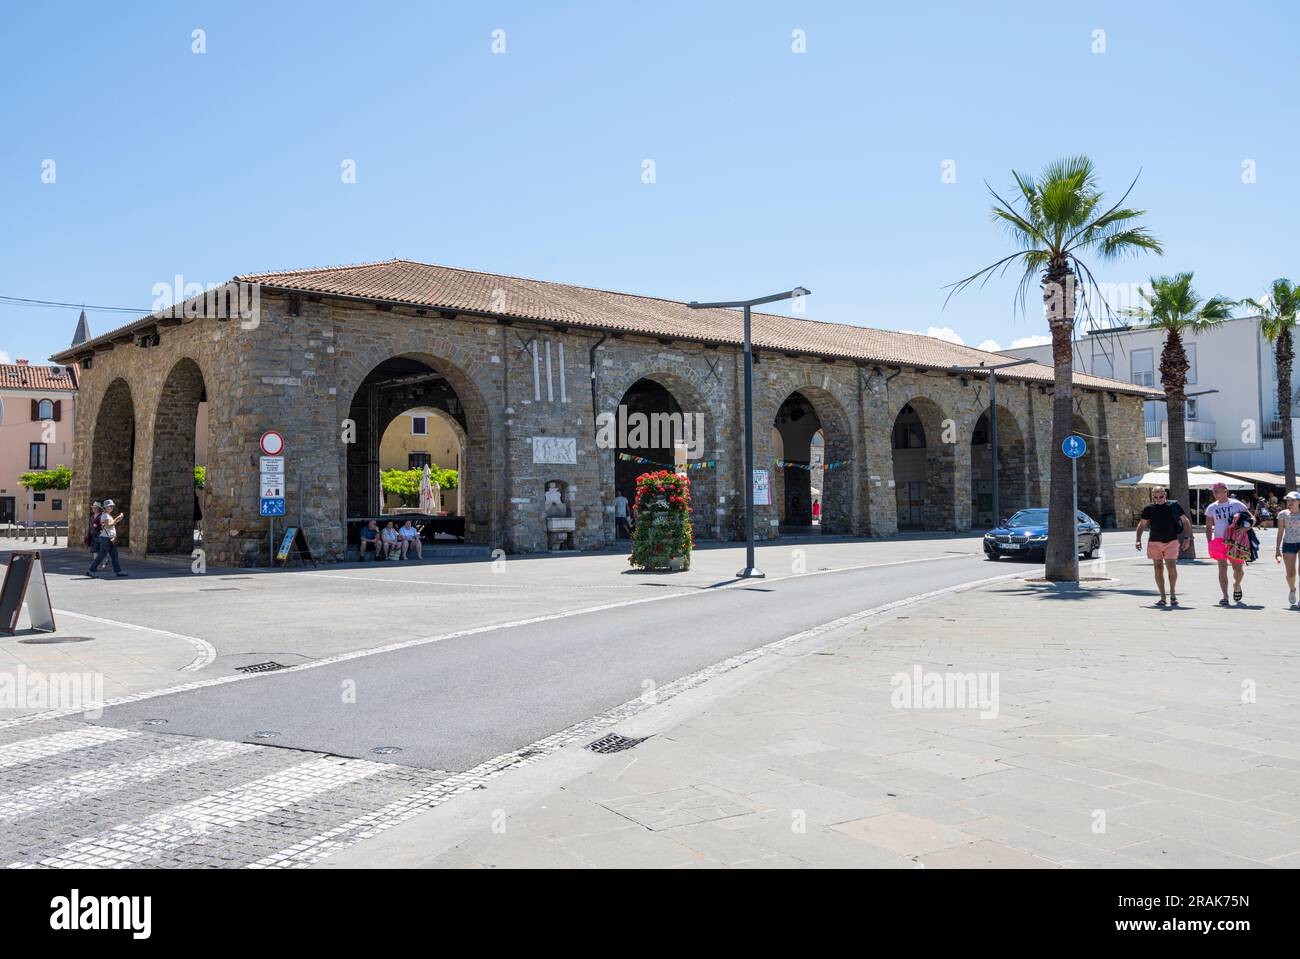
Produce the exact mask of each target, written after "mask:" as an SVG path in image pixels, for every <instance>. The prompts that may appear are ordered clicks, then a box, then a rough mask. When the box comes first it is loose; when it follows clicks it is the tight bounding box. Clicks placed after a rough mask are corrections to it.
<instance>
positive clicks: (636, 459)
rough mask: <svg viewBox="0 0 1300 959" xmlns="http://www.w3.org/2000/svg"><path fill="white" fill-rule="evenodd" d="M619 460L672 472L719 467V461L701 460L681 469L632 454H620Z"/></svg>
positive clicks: (685, 464)
mask: <svg viewBox="0 0 1300 959" xmlns="http://www.w3.org/2000/svg"><path fill="white" fill-rule="evenodd" d="M618 458H619V459H621V460H623V461H624V462H625V463H640V464H641V465H642V466H658V467H660V468H661V469H666V470H672V469H684V470H703V469H709V468H711V467H714V466H717V465H718V461H717V460H700V461H699V462H698V463H683V464H682V465H681V466H680V467H678V466H674V465H673V464H672V463H660V462H657V461H656V460H650V459H646V458H645V457H644V456H634V455H633V454H631V453H619V454H618Z"/></svg>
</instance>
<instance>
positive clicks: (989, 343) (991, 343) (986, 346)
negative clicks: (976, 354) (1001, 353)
mask: <svg viewBox="0 0 1300 959" xmlns="http://www.w3.org/2000/svg"><path fill="white" fill-rule="evenodd" d="M975 349H977V350H987V351H988V352H990V353H996V352H997V351H998V350H1000V349H1002V347H1000V346H998V341H997V340H985V341H984V342H983V343H981V344H980V345H979V346H977V347H975Z"/></svg>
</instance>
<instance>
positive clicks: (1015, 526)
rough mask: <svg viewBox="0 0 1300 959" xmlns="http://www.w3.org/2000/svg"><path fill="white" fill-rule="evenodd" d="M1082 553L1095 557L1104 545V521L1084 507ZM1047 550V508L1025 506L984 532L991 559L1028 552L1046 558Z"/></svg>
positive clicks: (1081, 526)
mask: <svg viewBox="0 0 1300 959" xmlns="http://www.w3.org/2000/svg"><path fill="white" fill-rule="evenodd" d="M1077 519H1078V521H1079V553H1080V554H1081V555H1082V556H1083V557H1084V558H1085V559H1092V557H1093V554H1094V553H1096V552H1097V550H1098V549H1100V548H1101V524H1100V523H1098V522H1097V521H1096V520H1095V519H1093V518H1092V517H1091V516H1089V515H1088V514H1087V513H1085V512H1083V511H1080V512H1079V513H1078V514H1077ZM1046 553H1047V510H1045V509H1022V510H1021V511H1020V512H1018V513H1017V514H1016V515H1015V516H1013V517H1011V518H1010V519H1008V520H1003V522H1002V525H1001V526H999V527H998V528H997V529H991V530H989V531H988V532H987V533H985V534H984V555H985V556H987V557H988V558H989V559H1000V558H1001V557H1003V556H1027V557H1029V558H1030V559H1036V560H1042V559H1043V557H1044V556H1045V555H1046Z"/></svg>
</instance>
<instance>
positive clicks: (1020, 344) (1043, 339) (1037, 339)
mask: <svg viewBox="0 0 1300 959" xmlns="http://www.w3.org/2000/svg"><path fill="white" fill-rule="evenodd" d="M1051 342H1052V338H1051V337H1050V336H1045V335H1044V334H1042V333H1036V334H1034V335H1033V336H1022V337H1020V339H1018V340H1012V341H1011V345H1010V346H1009V347H1007V349H1010V350H1019V349H1023V348H1024V347H1026V346H1047V345H1048V344H1049V343H1051Z"/></svg>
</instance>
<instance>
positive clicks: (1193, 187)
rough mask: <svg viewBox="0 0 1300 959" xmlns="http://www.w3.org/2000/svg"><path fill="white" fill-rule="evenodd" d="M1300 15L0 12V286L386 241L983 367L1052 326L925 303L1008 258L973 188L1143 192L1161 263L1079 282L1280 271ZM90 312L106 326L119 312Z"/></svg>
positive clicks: (48, 342) (1, 315) (45, 8)
mask: <svg viewBox="0 0 1300 959" xmlns="http://www.w3.org/2000/svg"><path fill="white" fill-rule="evenodd" d="M1298 19H1300V16H1298V15H1297V14H1296V13H1295V12H1294V5H1292V4H1289V3H1282V2H1275V3H1253V4H1249V5H1245V4H1241V5H1231V6H1230V5H1225V4H1215V3H1208V2H1207V3H1202V2H1195V3H1188V2H1180V3H1163V2H1159V3H1144V4H1134V3H1132V2H1128V3H1090V4H1086V5H1085V4H1068V5H1067V4H1039V5H1036V6H1033V7H1027V6H1026V5H1024V4H1022V3H1005V4H1004V3H986V4H967V3H961V4H958V3H924V2H918V3H910V4H890V5H888V6H887V7H886V6H884V5H877V4H863V3H849V2H839V3H816V4H810V3H807V2H803V3H794V2H790V3H776V2H748V3H740V2H728V3H709V4H702V3H699V2H698V0H696V2H659V3H655V4H623V3H560V2H546V3H540V2H519V3H491V2H479V3H472V4H471V3H464V4H452V3H431V2H420V3H375V4H357V3H335V2H327V0H326V2H322V0H316V2H312V3H296V2H283V0H276V2H270V3H268V2H261V3H244V2H222V3H211V2H202V3H185V4H169V3H161V2H160V3H143V2H134V3H123V4H111V5H110V4H102V3H93V4H92V3H84V4H72V3H69V4H59V5H53V4H11V5H9V6H8V7H7V8H6V11H5V23H4V26H3V28H2V29H3V33H0V122H2V123H3V130H4V135H3V137H0V223H3V226H4V228H3V230H2V231H0V295H6V296H17V297H29V298H38V299H46V300H61V301H73V302H84V303H90V304H103V305H110V306H129V307H136V306H138V307H141V308H147V307H149V306H150V305H151V304H152V303H153V301H154V299H155V295H154V292H153V290H154V287H155V285H156V284H158V283H170V282H171V281H172V279H173V277H174V276H176V275H177V274H181V275H183V276H184V277H185V279H186V280H187V281H191V282H194V281H197V282H203V283H209V282H219V281H222V280H225V279H228V278H229V277H231V276H232V275H234V274H236V273H240V272H246V271H254V270H270V269H286V268H294V267H304V266H318V265H326V264H336V263H352V262H361V261H366V260H374V259H385V258H388V257H391V256H399V257H406V258H410V259H416V260H425V261H429V262H435V263H445V264H448V265H452V266H462V267H468V268H473V269H481V270H486V271H491V272H500V273H509V274H517V275H522V276H531V277H539V278H543V279H549V280H556V281H560V282H568V283H577V284H584V285H590V286H598V287H604V288H609V289H616V290H626V291H630V292H635V293H645V294H654V295H661V296H668V297H674V298H681V299H694V298H698V299H706V300H707V299H729V298H735V297H743V296H749V295H760V294H764V293H767V292H771V291H774V290H778V289H788V288H790V287H791V286H793V285H795V284H803V285H806V286H807V287H809V288H810V289H811V290H812V291H813V296H812V297H811V298H810V299H809V300H808V304H807V306H808V311H807V312H808V315H809V316H811V317H814V318H817V319H824V320H833V321H838V322H845V323H855V324H860V325H867V326H879V327H885V328H892V329H909V330H920V331H925V330H927V329H928V328H930V327H936V328H948V329H950V330H951V331H955V333H956V335H958V336H960V337H961V338H962V339H963V340H964V341H965V342H967V343H970V344H979V343H981V342H983V341H986V340H994V341H996V342H997V343H998V344H1000V345H1001V346H1007V345H1009V344H1010V343H1011V342H1012V341H1013V340H1016V339H1018V338H1021V337H1026V336H1031V335H1035V334H1042V333H1045V330H1044V329H1043V328H1042V321H1041V317H1040V316H1038V315H1034V314H1030V315H1025V316H1021V315H1019V314H1018V313H1017V312H1016V311H1015V310H1014V309H1013V306H1012V296H1013V292H1014V287H1015V278H1013V277H1010V276H1008V277H1006V278H1004V279H1002V280H995V281H993V282H991V283H990V284H989V285H988V287H987V288H986V289H984V290H983V291H974V292H970V293H966V294H963V295H962V296H961V297H959V298H958V299H956V300H954V301H953V303H951V304H950V305H949V306H948V308H947V309H946V310H944V309H943V301H944V295H945V294H944V290H943V286H944V284H946V283H950V282H952V281H954V280H956V279H959V278H960V277H962V276H963V275H965V274H966V273H969V272H972V271H973V270H974V269H976V268H978V267H980V266H982V265H984V264H986V263H989V262H992V261H993V260H995V259H996V258H998V257H999V256H1001V255H1002V254H1003V253H1005V252H1009V248H1008V247H1007V242H1006V240H1005V238H1004V236H1003V235H1002V233H1001V232H1000V231H999V229H998V228H997V227H995V226H993V225H992V224H991V223H990V222H989V221H988V206H989V198H988V195H987V192H986V188H985V186H984V183H983V181H984V180H985V179H987V180H989V182H990V183H991V184H992V185H994V186H995V187H997V188H998V189H999V190H1002V189H1004V188H1005V187H1007V186H1008V184H1009V183H1010V173H1009V171H1010V170H1011V169H1013V168H1015V169H1023V170H1027V171H1036V170H1038V169H1039V168H1040V167H1041V166H1042V165H1043V164H1044V163H1046V162H1047V161H1049V160H1051V159H1053V158H1055V157H1058V156H1061V155H1066V154H1072V153H1076V152H1086V153H1088V154H1090V155H1091V156H1092V157H1093V159H1094V160H1095V161H1096V162H1097V164H1098V167H1099V169H1100V171H1101V174H1102V182H1103V186H1104V187H1105V188H1106V189H1107V190H1108V191H1122V190H1123V188H1124V187H1125V186H1127V184H1128V181H1129V180H1130V179H1132V177H1133V176H1134V175H1135V174H1137V172H1138V171H1139V169H1140V170H1141V171H1142V175H1141V179H1140V180H1139V182H1138V185H1137V187H1136V189H1135V190H1134V192H1133V195H1132V200H1133V201H1134V202H1135V203H1136V205H1138V206H1140V207H1143V208H1146V209H1148V210H1149V211H1150V215H1149V223H1150V226H1151V228H1152V229H1153V231H1154V232H1155V233H1156V234H1157V236H1158V237H1159V238H1160V239H1161V240H1162V241H1163V242H1164V244H1165V249H1166V254H1165V256H1164V257H1161V258H1156V257H1146V258H1143V259H1142V260H1138V261H1130V262H1126V263H1121V264H1118V265H1115V266H1110V267H1107V268H1106V269H1105V270H1103V271H1102V275H1103V278H1104V279H1107V280H1110V281H1112V282H1122V283H1132V282H1138V281H1141V280H1144V279H1145V278H1146V277H1147V276H1148V275H1149V274H1151V273H1153V272H1158V273H1172V272H1175V271H1180V270H1192V271H1194V272H1195V273H1196V276H1197V286H1198V287H1199V288H1200V290H1201V291H1202V292H1203V293H1206V294H1209V293H1218V292H1221V293H1224V294H1227V295H1231V296H1234V297H1240V296H1246V295H1257V294H1259V293H1260V292H1262V290H1263V289H1264V287H1265V285H1266V284H1267V282H1268V281H1270V280H1271V279H1272V278H1273V277H1275V276H1280V275H1290V276H1292V277H1293V278H1296V279H1300V254H1298V253H1297V250H1296V246H1295V243H1294V229H1293V224H1294V220H1295V215H1296V211H1297V210H1300V185H1298V180H1297V176H1296V165H1297V154H1298V153H1300V132H1298V131H1300V124H1298V123H1297V109H1296V102H1297V101H1296V93H1297V87H1298V85H1297V83H1296V77H1295V52H1294V39H1295V36H1296V27H1297V20H1298ZM196 29H202V30H204V31H205V33H206V53H203V54H201V55H200V54H195V53H193V52H192V50H191V47H192V43H193V41H192V32H193V31H194V30H196ZM496 30H502V31H504V36H505V52H504V53H493V51H492V44H493V31H496ZM794 30H803V31H804V32H805V36H806V46H807V52H806V53H802V54H797V53H794V52H792V49H791V47H792V31H794ZM1096 30H1103V31H1105V52H1104V53H1094V52H1092V48H1093V46H1094V31H1096ZM50 159H52V160H54V161H55V168H54V170H55V182H53V183H43V182H42V169H43V166H42V165H43V163H44V161H46V160H50ZM345 160H353V161H355V163H356V182H355V183H352V184H344V183H343V182H342V177H341V165H342V163H343V161H345ZM646 160H653V161H654V165H655V166H654V173H655V182H654V183H645V182H643V164H644V161H646ZM945 160H952V161H954V162H955V172H956V182H955V183H944V182H943V178H942V173H943V163H944V161H945ZM1247 160H1252V161H1254V164H1255V171H1256V182H1254V183H1249V184H1248V183H1243V182H1242V175H1243V173H1242V164H1243V162H1245V161H1247ZM76 312H77V311H76V310H50V309H34V308H27V307H15V306H7V305H0V351H3V353H5V354H8V356H10V357H15V358H16V357H20V356H22V357H28V358H31V359H32V360H33V361H38V360H42V359H44V358H45V357H47V356H48V355H49V354H50V353H51V352H53V351H55V350H57V349H59V348H61V347H63V346H64V345H65V344H66V343H67V341H68V339H69V338H70V336H71V334H72V330H73V326H74V324H75V321H76ZM89 312H90V321H91V326H92V330H93V331H96V332H103V331H104V330H106V329H109V328H110V327H113V326H116V325H120V324H121V323H123V322H125V321H126V320H128V319H130V317H128V316H125V315H113V314H108V313H96V312H95V311H93V310H92V311H89Z"/></svg>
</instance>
